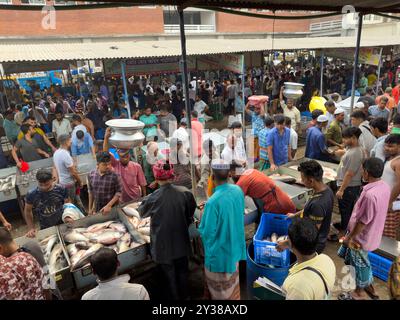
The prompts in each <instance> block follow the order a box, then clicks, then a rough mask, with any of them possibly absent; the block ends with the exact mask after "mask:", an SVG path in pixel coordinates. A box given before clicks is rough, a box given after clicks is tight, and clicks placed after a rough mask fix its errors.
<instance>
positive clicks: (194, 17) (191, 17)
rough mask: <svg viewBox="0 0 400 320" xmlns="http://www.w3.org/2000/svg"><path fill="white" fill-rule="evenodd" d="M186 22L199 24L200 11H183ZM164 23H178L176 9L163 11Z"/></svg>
mask: <svg viewBox="0 0 400 320" xmlns="http://www.w3.org/2000/svg"><path fill="white" fill-rule="evenodd" d="M183 18H184V20H185V25H186V24H201V18H200V12H190V11H189V12H183ZM164 24H179V15H178V13H177V12H176V11H164Z"/></svg>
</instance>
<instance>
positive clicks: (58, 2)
mask: <svg viewBox="0 0 400 320" xmlns="http://www.w3.org/2000/svg"><path fill="white" fill-rule="evenodd" d="M75 4H76V2H75V1H61V0H54V5H55V6H74V5H75Z"/></svg>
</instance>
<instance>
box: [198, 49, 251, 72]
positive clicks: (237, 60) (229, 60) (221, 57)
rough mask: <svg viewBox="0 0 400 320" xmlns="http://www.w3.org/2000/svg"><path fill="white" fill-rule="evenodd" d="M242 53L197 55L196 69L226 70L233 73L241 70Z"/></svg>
mask: <svg viewBox="0 0 400 320" xmlns="http://www.w3.org/2000/svg"><path fill="white" fill-rule="evenodd" d="M243 63H244V55H243V54H231V53H221V54H214V55H207V56H198V57H197V68H198V70H220V69H224V70H228V71H231V72H234V73H242V72H243Z"/></svg>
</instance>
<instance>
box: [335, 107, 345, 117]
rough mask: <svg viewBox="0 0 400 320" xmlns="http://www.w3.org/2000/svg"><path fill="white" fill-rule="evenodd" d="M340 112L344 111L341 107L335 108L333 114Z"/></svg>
mask: <svg viewBox="0 0 400 320" xmlns="http://www.w3.org/2000/svg"><path fill="white" fill-rule="evenodd" d="M341 113H344V110H343V109H342V108H337V109H336V110H335V112H334V113H333V114H334V115H335V116H336V115H337V114H341Z"/></svg>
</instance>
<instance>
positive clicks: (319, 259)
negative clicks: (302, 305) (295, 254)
mask: <svg viewBox="0 0 400 320" xmlns="http://www.w3.org/2000/svg"><path fill="white" fill-rule="evenodd" d="M306 267H312V268H314V269H316V270H318V271H319V272H320V273H321V274H322V276H323V277H324V279H325V282H326V284H327V286H328V289H329V292H331V291H332V289H333V286H334V284H335V279H336V267H335V264H334V262H333V261H332V259H331V258H329V257H328V256H327V255H326V254H320V255H317V256H316V257H315V258H312V259H311V260H308V261H306V262H303V263H300V264H298V263H296V264H295V265H294V266H293V267H292V268H291V269H290V270H289V275H288V277H287V278H286V280H285V282H284V283H283V285H282V288H283V290H284V291H285V292H286V300H325V299H327V298H328V297H327V296H326V291H325V286H324V282H323V281H322V279H321V277H320V276H319V275H318V274H316V273H315V272H314V271H311V270H302V269H304V268H306Z"/></svg>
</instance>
